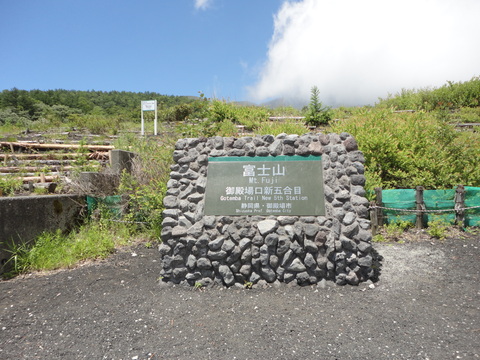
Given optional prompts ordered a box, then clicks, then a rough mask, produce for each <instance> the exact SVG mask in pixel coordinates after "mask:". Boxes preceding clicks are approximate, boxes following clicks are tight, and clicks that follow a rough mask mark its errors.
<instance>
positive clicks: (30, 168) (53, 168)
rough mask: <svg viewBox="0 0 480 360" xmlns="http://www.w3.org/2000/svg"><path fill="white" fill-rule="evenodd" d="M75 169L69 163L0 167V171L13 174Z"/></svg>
mask: <svg viewBox="0 0 480 360" xmlns="http://www.w3.org/2000/svg"><path fill="white" fill-rule="evenodd" d="M73 169H75V167H74V166H71V165H66V166H62V165H57V166H43V167H42V166H7V167H5V166H4V167H0V173H7V174H13V173H18V172H22V171H24V172H33V173H35V172H39V171H48V172H51V171H71V170H73Z"/></svg>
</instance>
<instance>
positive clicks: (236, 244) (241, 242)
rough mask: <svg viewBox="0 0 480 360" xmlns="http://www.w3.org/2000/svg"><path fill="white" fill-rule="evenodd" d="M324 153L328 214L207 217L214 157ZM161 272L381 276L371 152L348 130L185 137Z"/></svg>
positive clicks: (170, 195)
mask: <svg viewBox="0 0 480 360" xmlns="http://www.w3.org/2000/svg"><path fill="white" fill-rule="evenodd" d="M279 155H287V156H288V155H301V156H308V155H321V156H322V163H323V177H324V179H323V181H324V194H325V209H326V215H325V216H250V215H248V216H213V215H212V216H204V206H205V189H206V185H207V169H208V158H209V157H222V156H279ZM173 159H174V161H175V164H174V165H172V167H171V170H172V172H171V174H170V177H171V179H170V181H169V182H168V184H167V195H166V197H165V199H164V205H165V211H164V213H163V215H164V221H163V230H162V240H163V243H162V245H161V246H160V248H159V251H160V256H161V260H162V270H161V274H160V275H161V277H162V279H163V281H168V282H173V283H176V284H178V283H188V284H190V285H194V284H201V285H202V286H206V285H209V284H212V283H217V284H221V285H224V286H233V285H235V284H240V285H241V286H243V285H244V284H245V283H252V284H256V283H258V282H259V281H266V282H267V283H273V282H277V281H280V282H286V283H289V282H292V281H296V282H297V283H298V284H299V285H309V284H316V283H318V282H319V281H321V280H323V279H326V280H332V281H335V282H336V283H337V284H341V285H343V284H352V285H355V284H358V283H359V282H361V281H365V280H367V279H369V278H372V277H373V276H374V271H373V269H372V255H371V249H372V247H371V239H372V236H371V232H370V221H369V220H368V201H367V199H366V198H365V190H364V188H363V186H364V184H365V177H364V157H363V154H362V153H361V152H360V151H359V150H358V147H357V143H356V141H355V139H354V138H353V137H352V136H351V135H349V134H347V133H342V134H339V135H338V134H306V135H302V136H298V135H286V134H281V135H278V136H277V137H274V136H271V135H266V136H261V137H243V138H222V137H213V138H192V139H181V140H179V141H178V142H177V143H176V145H175V151H174V153H173Z"/></svg>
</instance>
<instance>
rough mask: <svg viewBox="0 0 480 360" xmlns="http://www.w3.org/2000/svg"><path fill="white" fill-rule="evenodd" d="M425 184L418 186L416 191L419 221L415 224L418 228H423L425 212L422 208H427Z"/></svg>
mask: <svg viewBox="0 0 480 360" xmlns="http://www.w3.org/2000/svg"><path fill="white" fill-rule="evenodd" d="M423 190H424V188H423V186H417V187H416V192H415V202H416V203H417V210H419V211H418V212H417V222H416V224H415V226H416V228H417V229H423V228H424V224H423V212H422V211H421V210H424V209H425V204H424V203H423Z"/></svg>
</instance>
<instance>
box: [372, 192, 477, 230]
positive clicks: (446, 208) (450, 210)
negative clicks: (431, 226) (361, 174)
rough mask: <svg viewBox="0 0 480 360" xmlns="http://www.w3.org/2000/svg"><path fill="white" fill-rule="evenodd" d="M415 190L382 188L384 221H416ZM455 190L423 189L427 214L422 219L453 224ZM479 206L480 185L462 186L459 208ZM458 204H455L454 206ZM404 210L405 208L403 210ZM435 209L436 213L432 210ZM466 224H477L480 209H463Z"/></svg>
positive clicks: (454, 217) (413, 222)
mask: <svg viewBox="0 0 480 360" xmlns="http://www.w3.org/2000/svg"><path fill="white" fill-rule="evenodd" d="M415 194H416V190H414V189H394V190H382V204H378V205H380V206H382V207H383V208H384V209H383V216H384V222H385V223H386V224H389V223H395V222H399V221H407V222H410V223H412V224H415V223H416V214H417V213H416V209H417V202H416V196H415ZM455 197H456V190H455V189H448V190H424V191H423V203H424V206H425V207H424V209H425V210H426V213H425V215H424V219H425V220H426V221H427V223H428V222H432V221H436V220H437V221H438V220H440V221H442V222H444V223H447V224H454V223H455V220H456V212H455V201H456V200H455ZM476 206H480V187H471V186H465V200H464V204H463V206H460V207H461V208H469V207H476ZM457 207H458V205H457ZM402 210H405V211H402ZM435 211H437V212H435ZM464 225H465V226H480V208H474V209H466V210H465V221H464Z"/></svg>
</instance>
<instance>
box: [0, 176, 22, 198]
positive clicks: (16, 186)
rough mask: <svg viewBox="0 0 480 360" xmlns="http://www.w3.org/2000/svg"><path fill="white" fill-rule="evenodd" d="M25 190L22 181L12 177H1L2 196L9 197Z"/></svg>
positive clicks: (0, 193)
mask: <svg viewBox="0 0 480 360" xmlns="http://www.w3.org/2000/svg"><path fill="white" fill-rule="evenodd" d="M22 189H23V181H22V179H18V178H16V177H11V176H0V196H9V195H13V194H15V192H17V191H19V190H22Z"/></svg>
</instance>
